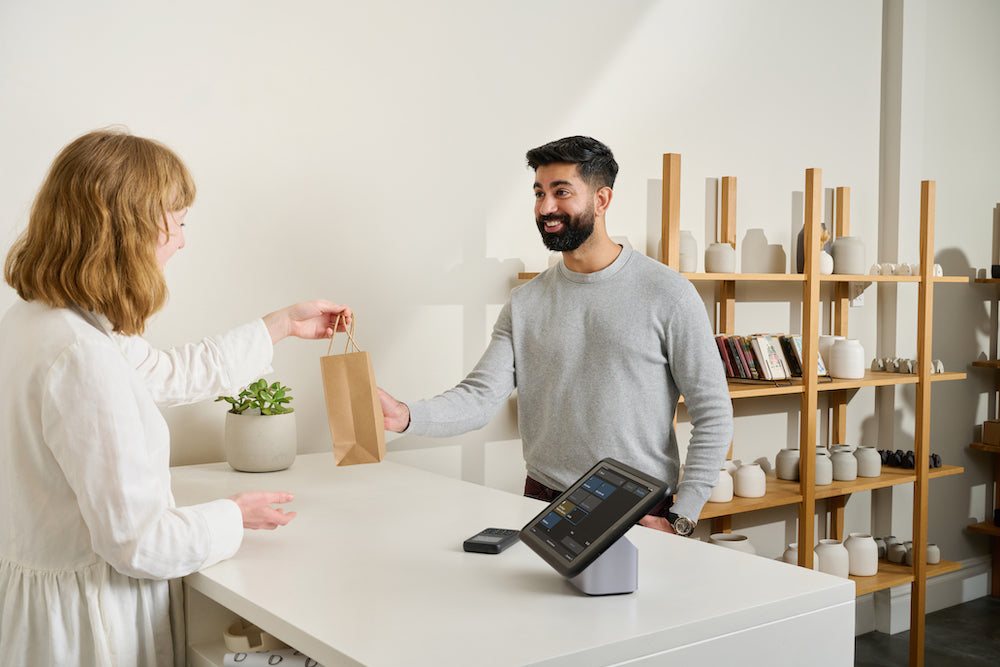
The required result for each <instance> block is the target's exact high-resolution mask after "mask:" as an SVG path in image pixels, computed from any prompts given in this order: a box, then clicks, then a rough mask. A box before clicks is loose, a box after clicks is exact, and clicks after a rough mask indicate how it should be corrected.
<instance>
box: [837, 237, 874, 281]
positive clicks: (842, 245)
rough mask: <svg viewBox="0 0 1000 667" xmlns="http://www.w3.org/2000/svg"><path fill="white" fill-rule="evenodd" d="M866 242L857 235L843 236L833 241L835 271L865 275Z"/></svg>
mask: <svg viewBox="0 0 1000 667" xmlns="http://www.w3.org/2000/svg"><path fill="white" fill-rule="evenodd" d="M866 267H867V265H866V264H865V244H864V243H862V241H861V239H859V238H857V237H856V236H841V237H840V238H839V239H837V240H836V241H834V242H833V272H834V273H842V274H850V275H864V274H865V270H866Z"/></svg>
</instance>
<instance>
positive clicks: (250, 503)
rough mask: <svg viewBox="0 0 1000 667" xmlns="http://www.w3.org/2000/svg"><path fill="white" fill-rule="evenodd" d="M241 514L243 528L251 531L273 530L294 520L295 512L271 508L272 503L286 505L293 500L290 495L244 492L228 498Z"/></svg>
mask: <svg viewBox="0 0 1000 667" xmlns="http://www.w3.org/2000/svg"><path fill="white" fill-rule="evenodd" d="M229 499H230V500H232V501H233V502H234V503H236V505H237V506H239V508H240V512H242V514H243V527H244V528H249V529H251V530H274V529H275V528H277V527H278V526H284V525H285V524H286V523H288V522H289V521H291V520H292V519H294V518H295V512H285V511H283V510H281V509H279V508H274V507H271V504H272V503H288V502H291V501H292V500H294V499H295V497H294V496H293V495H292V494H290V493H284V492H280V493H272V492H269V491H245V492H243V493H237V494H236V495H235V496H230V497H229Z"/></svg>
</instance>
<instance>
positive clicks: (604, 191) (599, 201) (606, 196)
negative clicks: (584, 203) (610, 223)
mask: <svg viewBox="0 0 1000 667" xmlns="http://www.w3.org/2000/svg"><path fill="white" fill-rule="evenodd" d="M613 195H614V192H612V190H611V188H609V187H608V186H606V185H605V186H604V187H603V188H601V189H599V190H598V191H597V192H596V193H595V194H594V213H596V214H597V215H604V214H605V213H606V212H607V210H608V206H610V205H611V197H612V196H613Z"/></svg>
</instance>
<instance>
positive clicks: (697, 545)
mask: <svg viewBox="0 0 1000 667" xmlns="http://www.w3.org/2000/svg"><path fill="white" fill-rule="evenodd" d="M172 475H173V489H174V494H175V497H176V500H177V503H178V504H181V505H183V504H192V503H196V502H202V501H206V500H210V499H214V498H220V497H226V496H229V495H232V494H233V493H236V492H238V491H250V490H266V491H290V492H292V493H294V494H295V501H294V502H293V503H290V504H289V505H288V506H287V507H289V508H290V509H294V510H296V511H297V512H298V516H297V517H296V518H295V519H294V520H293V521H292V522H291V523H290V524H289V525H288V526H285V527H283V528H280V529H278V530H276V531H247V532H246V536H245V539H244V543H243V546H242V548H241V549H240V551H239V553H238V554H237V555H236V556H235V557H234V558H232V559H230V560H228V561H224V562H222V563H219V564H217V565H215V566H212V567H210V568H207V569H205V570H204V571H202V572H199V573H196V574H193V575H191V576H190V577H188V578H187V582H188V584H189V586H191V587H193V588H195V589H196V590H198V591H200V592H202V593H204V594H205V595H207V596H208V597H210V598H212V599H213V600H215V601H217V602H218V603H219V604H221V605H223V606H225V607H226V608H228V609H230V610H232V611H233V612H235V613H237V614H239V615H240V616H242V617H244V618H246V619H247V620H250V621H252V622H254V623H256V624H258V625H260V626H261V627H263V628H265V629H266V630H268V631H269V632H271V633H272V634H274V635H276V636H278V637H279V638H281V639H282V640H284V641H285V642H287V643H288V644H290V645H292V646H294V647H296V648H298V649H299V650H300V651H302V652H303V653H306V654H307V655H309V656H311V657H312V658H314V659H316V660H318V661H319V662H321V663H323V664H324V665H325V666H326V667H332V666H333V665H336V664H357V663H360V664H364V665H372V666H377V665H387V666H388V665H392V666H395V665H458V664H475V663H476V661H477V659H479V660H481V662H480V664H496V665H515V664H540V663H544V664H573V665H581V664H609V663H612V662H615V661H621V660H624V659H629V658H631V657H637V656H643V655H650V654H656V653H657V652H664V651H666V652H671V651H673V652H674V654H675V655H677V654H678V653H677V650H678V648H679V647H685V646H691V645H695V644H698V643H699V642H705V641H708V640H713V639H715V638H719V637H725V636H727V635H728V636H736V637H738V636H739V635H740V633H744V632H746V631H748V630H751V629H753V628H760V627H766V626H769V625H774V624H778V623H780V622H782V621H785V620H787V619H794V618H797V617H798V618H802V619H806V620H805V621H797V622H799V623H807V622H808V619H809V618H810V617H811V616H810V615H815V612H817V611H818V610H835V612H836V618H837V619H838V620H837V623H836V624H835V627H834V626H830V624H829V622H828V620H827V621H824V623H823V627H825V628H827V630H826V631H824V632H823V633H821V634H820V635H817V636H816V637H806V638H802V637H799V638H797V640H796V641H797V642H798V643H801V644H803V645H804V646H805V647H807V648H808V647H815V649H816V650H817V651H821V652H822V653H820V655H826V656H827V657H831V655H835V654H836V653H837V649H836V647H837V646H839V645H840V643H843V642H845V641H846V642H848V643H849V645H850V646H849V648H848V649H846V650H847V656H849V657H850V656H853V639H854V627H853V622H854V584H853V583H852V582H851V581H849V580H845V579H839V578H836V577H832V576H829V575H826V574H822V573H818V572H814V571H812V570H807V569H804V568H799V567H795V566H792V565H787V564H785V563H780V562H777V561H772V560H770V559H766V558H762V557H758V556H752V555H748V554H744V553H740V552H736V551H733V550H730V549H725V548H721V547H717V546H714V545H709V544H707V543H703V542H700V541H696V540H691V539H685V538H680V537H677V536H674V535H667V534H665V533H660V532H657V531H653V530H649V529H646V528H643V527H641V526H636V527H633V528H632V529H631V530H630V531H629V533H628V537H629V539H630V540H631V541H632V542H633V543H634V544H635V545H636V547H638V550H639V590H638V591H636V592H635V593H632V594H628V595H618V596H604V597H590V596H586V595H584V594H583V593H580V592H579V591H578V590H577V589H576V588H574V587H573V586H572V585H571V584H569V583H568V582H567V581H566V580H564V579H563V578H562V577H560V576H559V575H558V574H557V573H556V572H555V571H554V570H552V569H551V568H550V567H549V566H548V565H547V564H546V563H545V562H544V561H543V560H542V559H541V558H540V557H538V556H537V555H536V554H535V553H534V552H532V551H531V550H530V549H528V548H527V547H525V546H524V545H523V544H520V543H518V544H516V545H514V546H512V547H510V548H509V549H508V550H506V551H504V552H503V553H502V554H499V555H485V554H472V553H465V552H464V551H463V550H462V541H463V540H464V539H465V538H467V537H470V536H471V535H473V534H475V533H476V532H477V531H479V530H481V529H482V528H486V527H490V526H493V527H503V528H521V527H522V526H523V525H524V524H525V523H527V522H528V520H529V519H531V518H532V517H533V516H534V515H535V514H537V513H538V512H539V511H541V509H542V508H543V507H544V504H543V503H541V502H539V501H536V500H532V499H529V498H523V497H520V496H516V495H513V494H510V493H506V492H503V491H497V490H495V489H490V488H486V487H483V486H479V485H476V484H471V483H468V482H462V481H458V480H454V479H450V478H446V477H442V476H439V475H435V474H432V473H428V472H424V471H421V470H417V469H415V468H411V467H408V466H404V465H400V464H394V463H391V462H388V461H383V462H382V463H378V464H367V465H356V466H348V467H343V468H338V467H336V466H335V465H334V460H333V455H332V454H307V455H300V456H299V457H298V458H297V459H296V461H295V463H294V465H293V466H292V467H291V468H290V469H288V470H285V471H281V472H276V473H263V474H260V473H258V474H253V473H238V472H236V471H234V470H232V469H231V468H230V467H229V466H228V464H226V463H215V464H206V465H197V466H184V467H178V468H174V469H173V470H172ZM848 608H849V609H848ZM848 617H849V622H848V621H846V620H845V619H847V618H848ZM803 627H805V626H803ZM734 633H735V634H734ZM799 634H801V632H800V633H799ZM803 639H805V641H803ZM793 643H795V642H793ZM825 644H830V647H827V646H825ZM831 647H834V648H831ZM794 650H796V651H799V652H801V651H802V650H806V649H805V648H799V649H794ZM839 650H841V651H843V650H845V649H843V648H841V649H839ZM831 651H832V654H831ZM796 655H797V657H798V658H802V657H804V656H803V655H801V653H797V654H796ZM477 656H478V658H477ZM780 658H781V655H780V652H778V653H772V654H771V655H770V656H769V664H796V663H798V660H795V661H790V662H787V663H786V662H784V661H783V660H781V659H780ZM834 662H837V664H850V662H846V663H840V662H838V661H837V660H834ZM799 664H803V663H799ZM805 664H807V663H805ZM823 664H831V663H830V662H829V661H827V662H824V663H823Z"/></svg>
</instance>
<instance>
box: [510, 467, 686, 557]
mask: <svg viewBox="0 0 1000 667" xmlns="http://www.w3.org/2000/svg"><path fill="white" fill-rule="evenodd" d="M669 493H670V488H669V487H668V486H667V483H666V482H663V481H661V480H658V479H656V478H655V477H651V476H649V475H647V474H645V473H643V472H640V471H638V470H636V469H635V468H632V467H630V466H627V465H625V464H624V463H621V462H620V461H616V460H614V459H610V458H607V459H602V460H600V461H598V462H597V464H596V465H595V466H594V467H593V468H591V469H590V470H588V471H587V472H586V473H585V474H584V475H583V476H582V477H581V478H580V479H578V480H577V481H576V482H574V483H573V484H572V485H570V487H569V488H568V489H566V490H565V491H564V492H562V493H561V494H560V495H559V497H558V498H556V499H555V500H553V501H552V503H551V504H550V505H549V506H548V507H546V508H545V509H544V510H543V511H542V513H541V514H539V515H538V516H536V517H535V518H534V519H532V520H531V521H529V522H528V524H527V525H526V526H525V527H524V528H522V529H521V532H520V537H521V541H522V542H524V543H525V544H527V545H528V546H529V547H530V548H531V549H532V550H533V551H534V552H535V553H537V554H538V555H539V556H541V557H542V558H543V559H544V560H545V561H546V562H547V563H548V564H549V565H551V566H552V567H553V568H555V570H556V571H557V572H559V574H561V575H563V576H564V577H574V576H576V575H577V574H579V573H580V572H582V571H583V570H584V569H585V568H586V567H587V566H588V565H590V564H591V563H593V562H594V560H596V559H597V557H598V556H600V555H601V554H602V553H604V551H605V550H606V549H607V548H608V547H610V546H611V545H612V544H614V543H615V542H616V541H617V540H618V539H619V538H620V537H621V536H622V535H624V534H625V533H626V532H627V531H628V529H629V528H631V527H632V526H633V525H635V523H636V522H637V521H638V520H639V519H641V518H642V517H643V516H645V515H646V514H647V513H648V512H649V510H651V509H652V508H653V507H654V506H655V505H656V504H657V503H659V502H660V501H661V500H663V499H664V498H665V497H666V496H667V495H668V494H669Z"/></svg>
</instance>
